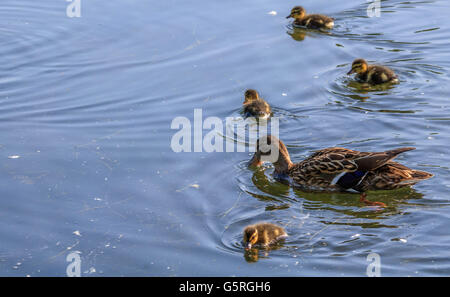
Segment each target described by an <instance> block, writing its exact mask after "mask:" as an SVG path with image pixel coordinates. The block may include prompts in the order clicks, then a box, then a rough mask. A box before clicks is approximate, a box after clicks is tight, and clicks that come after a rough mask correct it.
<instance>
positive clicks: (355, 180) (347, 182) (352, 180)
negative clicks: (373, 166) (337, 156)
mask: <svg viewBox="0 0 450 297" xmlns="http://www.w3.org/2000/svg"><path fill="white" fill-rule="evenodd" d="M366 174H367V171H359V170H358V171H355V172H347V173H346V174H344V175H343V176H341V178H340V179H339V180H338V181H337V182H336V184H338V185H339V186H341V187H342V188H344V189H352V188H353V187H355V186H357V185H358V184H359V183H360V182H361V181H362V180H363V179H364V177H365V176H366Z"/></svg>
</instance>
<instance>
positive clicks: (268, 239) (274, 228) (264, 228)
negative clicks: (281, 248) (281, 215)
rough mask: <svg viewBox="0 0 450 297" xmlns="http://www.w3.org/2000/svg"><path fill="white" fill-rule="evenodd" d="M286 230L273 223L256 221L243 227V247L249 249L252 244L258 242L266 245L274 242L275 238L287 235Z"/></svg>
mask: <svg viewBox="0 0 450 297" xmlns="http://www.w3.org/2000/svg"><path fill="white" fill-rule="evenodd" d="M287 236H288V235H287V233H286V231H285V230H284V229H283V228H282V227H280V226H278V225H275V224H271V223H258V224H255V225H249V226H247V227H245V229H244V244H245V249H251V248H252V246H254V245H256V244H260V245H262V246H268V245H269V244H272V243H275V242H276V241H277V240H279V239H281V238H284V237H287Z"/></svg>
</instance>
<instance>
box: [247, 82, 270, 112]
mask: <svg viewBox="0 0 450 297" xmlns="http://www.w3.org/2000/svg"><path fill="white" fill-rule="evenodd" d="M244 113H245V115H246V116H253V117H260V118H268V117H270V115H271V113H272V111H271V109H270V105H269V104H268V103H267V102H266V101H264V99H262V98H261V97H259V94H258V92H257V91H255V90H252V89H249V90H247V91H245V100H244Z"/></svg>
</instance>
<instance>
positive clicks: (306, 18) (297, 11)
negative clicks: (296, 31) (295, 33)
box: [286, 6, 334, 29]
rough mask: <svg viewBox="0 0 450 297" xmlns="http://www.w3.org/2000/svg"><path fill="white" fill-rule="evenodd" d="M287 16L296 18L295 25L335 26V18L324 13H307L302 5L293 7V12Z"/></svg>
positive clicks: (313, 27) (322, 27)
mask: <svg viewBox="0 0 450 297" xmlns="http://www.w3.org/2000/svg"><path fill="white" fill-rule="evenodd" d="M286 18H287V19H288V18H294V19H295V20H294V26H303V27H306V28H311V29H331V28H333V26H334V19H333V18H330V17H328V16H326V15H323V14H306V10H305V9H304V8H303V7H301V6H295V7H294V8H292V10H291V14H290V15H288V16H287V17H286Z"/></svg>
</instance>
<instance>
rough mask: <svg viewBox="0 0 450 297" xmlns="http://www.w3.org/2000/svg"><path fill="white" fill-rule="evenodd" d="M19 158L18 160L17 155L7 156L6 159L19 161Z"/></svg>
mask: <svg viewBox="0 0 450 297" xmlns="http://www.w3.org/2000/svg"><path fill="white" fill-rule="evenodd" d="M19 158H20V156H19V155H12V156H8V159H19Z"/></svg>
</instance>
